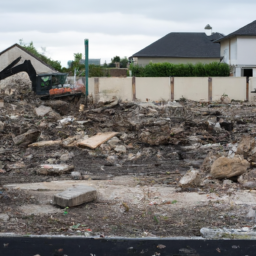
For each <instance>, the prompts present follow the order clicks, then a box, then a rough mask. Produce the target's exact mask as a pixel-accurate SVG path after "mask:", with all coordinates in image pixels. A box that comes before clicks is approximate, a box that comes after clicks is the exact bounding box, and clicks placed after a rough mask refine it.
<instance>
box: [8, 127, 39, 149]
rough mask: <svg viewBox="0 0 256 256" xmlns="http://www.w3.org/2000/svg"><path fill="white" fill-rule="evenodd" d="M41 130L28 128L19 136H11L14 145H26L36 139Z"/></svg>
mask: <svg viewBox="0 0 256 256" xmlns="http://www.w3.org/2000/svg"><path fill="white" fill-rule="evenodd" d="M40 134H41V132H40V131H38V130H33V129H32V130H29V131H27V132H26V133H23V134H21V135H19V136H16V137H14V138H13V142H14V144H15V145H18V146H23V147H26V146H28V145H29V144H31V143H33V142H35V141H37V140H38V138H39V136H40Z"/></svg>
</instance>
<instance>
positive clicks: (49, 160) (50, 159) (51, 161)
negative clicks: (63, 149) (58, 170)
mask: <svg viewBox="0 0 256 256" xmlns="http://www.w3.org/2000/svg"><path fill="white" fill-rule="evenodd" d="M46 162H47V163H48V164H54V163H55V162H56V159H55V158H49V159H47V160H46Z"/></svg>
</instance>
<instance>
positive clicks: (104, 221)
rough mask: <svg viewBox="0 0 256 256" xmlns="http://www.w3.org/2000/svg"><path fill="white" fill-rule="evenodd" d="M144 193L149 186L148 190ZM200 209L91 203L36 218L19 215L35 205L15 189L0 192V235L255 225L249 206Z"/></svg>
mask: <svg viewBox="0 0 256 256" xmlns="http://www.w3.org/2000/svg"><path fill="white" fill-rule="evenodd" d="M147 189H148V187H147ZM213 194H214V193H212V194H211V193H210V194H208V195H207V196H208V202H207V203H205V204H203V205H198V204H195V205H190V206H188V207H186V206H184V205H183V206H182V207H179V206H178V205H179V201H176V200H171V201H167V202H165V203H162V205H161V209H160V208H159V205H154V204H153V205H150V204H149V201H148V200H145V202H142V206H141V205H140V206H138V205H137V204H130V203H129V202H122V201H118V200H110V201H100V200H99V201H96V202H92V203H90V204H84V205H81V206H77V207H72V208H69V209H60V208H58V212H53V213H44V207H47V206H46V205H42V206H41V207H42V208H41V209H40V210H39V211H38V212H37V213H36V214H29V213H27V214H24V213H23V212H22V211H21V210H20V207H21V206H22V205H25V207H31V205H36V206H39V205H40V202H39V201H38V200H37V199H36V197H35V196H33V195H32V194H31V193H26V192H24V191H20V190H5V189H4V190H3V191H2V194H1V195H0V203H1V209H0V216H1V215H2V214H6V215H8V216H9V219H8V221H5V222H3V221H2V222H0V232H1V233H15V234H22V235H31V234H36V235H42V234H55V235H69V236H71V235H81V236H101V237H104V236H126V237H151V236H164V237H166V236H200V229H201V228H202V227H206V226H207V227H212V228H220V227H226V228H240V227H241V226H243V227H247V226H248V227H252V226H253V225H254V220H253V219H252V218H248V217H246V215H247V212H248V211H249V210H250V206H245V205H234V204H232V203H231V204H230V203H224V202H223V201H222V200H218V201H211V195H213Z"/></svg>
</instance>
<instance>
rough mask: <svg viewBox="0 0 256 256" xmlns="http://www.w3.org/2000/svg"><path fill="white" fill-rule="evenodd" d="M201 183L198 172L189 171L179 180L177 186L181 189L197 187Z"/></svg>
mask: <svg viewBox="0 0 256 256" xmlns="http://www.w3.org/2000/svg"><path fill="white" fill-rule="evenodd" d="M200 182H201V177H200V172H199V171H198V170H193V169H192V170H189V171H187V173H186V174H185V175H184V176H183V177H182V178H181V179H180V181H179V186H180V187H182V188H187V187H195V186H199V185H200Z"/></svg>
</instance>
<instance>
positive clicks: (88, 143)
mask: <svg viewBox="0 0 256 256" xmlns="http://www.w3.org/2000/svg"><path fill="white" fill-rule="evenodd" d="M117 134H118V132H105V133H98V134H96V135H95V136H92V137H91V138H89V139H86V140H82V141H80V142H79V143H78V146H81V147H88V148H92V149H95V148H97V147H98V146H99V145H101V144H103V143H104V142H106V141H108V140H110V139H111V138H112V137H114V136H115V135H117Z"/></svg>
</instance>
